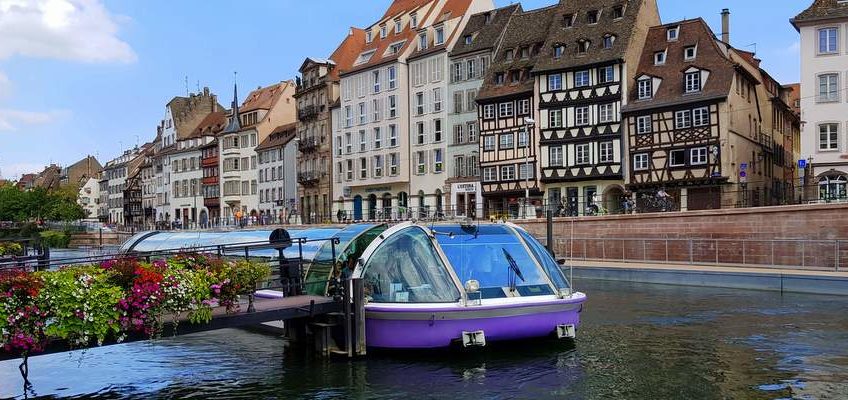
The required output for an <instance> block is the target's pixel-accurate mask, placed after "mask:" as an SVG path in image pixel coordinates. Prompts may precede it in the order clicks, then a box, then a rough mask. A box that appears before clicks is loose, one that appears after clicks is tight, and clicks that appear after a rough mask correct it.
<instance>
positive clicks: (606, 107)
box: [598, 104, 615, 124]
mask: <svg viewBox="0 0 848 400" xmlns="http://www.w3.org/2000/svg"><path fill="white" fill-rule="evenodd" d="M614 110H615V107H614V106H613V104H601V105H599V106H598V119H599V120H600V122H601V123H602V124H604V123H608V122H613V121H615V112H614Z"/></svg>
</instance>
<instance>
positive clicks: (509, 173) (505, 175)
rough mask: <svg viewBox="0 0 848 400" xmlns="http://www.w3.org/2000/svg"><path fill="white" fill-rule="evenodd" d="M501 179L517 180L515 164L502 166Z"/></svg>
mask: <svg viewBox="0 0 848 400" xmlns="http://www.w3.org/2000/svg"><path fill="white" fill-rule="evenodd" d="M501 180H502V181H511V180H515V165H504V166H502V167H501Z"/></svg>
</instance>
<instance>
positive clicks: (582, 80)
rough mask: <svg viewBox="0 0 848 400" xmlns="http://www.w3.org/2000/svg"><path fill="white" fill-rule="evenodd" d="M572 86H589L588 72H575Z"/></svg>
mask: <svg viewBox="0 0 848 400" xmlns="http://www.w3.org/2000/svg"><path fill="white" fill-rule="evenodd" d="M574 86H575V87H585V86H589V71H577V72H575V73H574Z"/></svg>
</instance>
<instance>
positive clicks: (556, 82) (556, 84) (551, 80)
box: [548, 74, 562, 90]
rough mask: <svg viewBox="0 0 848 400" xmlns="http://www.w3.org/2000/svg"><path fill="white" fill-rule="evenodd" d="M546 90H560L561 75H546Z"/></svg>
mask: <svg viewBox="0 0 848 400" xmlns="http://www.w3.org/2000/svg"><path fill="white" fill-rule="evenodd" d="M548 90H562V75H561V74H553V75H548Z"/></svg>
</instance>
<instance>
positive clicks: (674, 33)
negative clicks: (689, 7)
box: [667, 27, 680, 42]
mask: <svg viewBox="0 0 848 400" xmlns="http://www.w3.org/2000/svg"><path fill="white" fill-rule="evenodd" d="M678 33H680V27H674V28H668V33H667V37H668V41H669V42H674V41H677V37H678Z"/></svg>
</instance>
